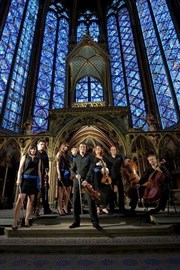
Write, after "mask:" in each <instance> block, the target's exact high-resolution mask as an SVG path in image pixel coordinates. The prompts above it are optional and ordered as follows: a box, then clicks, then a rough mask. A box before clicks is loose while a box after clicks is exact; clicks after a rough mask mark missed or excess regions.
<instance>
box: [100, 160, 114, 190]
mask: <svg viewBox="0 0 180 270" xmlns="http://www.w3.org/2000/svg"><path fill="white" fill-rule="evenodd" d="M102 165H103V167H102V169H101V173H102V175H103V176H102V178H101V183H102V184H106V185H111V184H112V179H111V177H110V176H109V169H108V168H107V166H106V165H105V163H104V161H103V160H102Z"/></svg>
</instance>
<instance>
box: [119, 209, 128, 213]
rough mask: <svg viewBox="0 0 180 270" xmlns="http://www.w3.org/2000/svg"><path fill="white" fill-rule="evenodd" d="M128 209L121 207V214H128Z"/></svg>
mask: <svg viewBox="0 0 180 270" xmlns="http://www.w3.org/2000/svg"><path fill="white" fill-rule="evenodd" d="M127 211H128V210H127V209H125V208H120V209H119V214H126V213H127Z"/></svg>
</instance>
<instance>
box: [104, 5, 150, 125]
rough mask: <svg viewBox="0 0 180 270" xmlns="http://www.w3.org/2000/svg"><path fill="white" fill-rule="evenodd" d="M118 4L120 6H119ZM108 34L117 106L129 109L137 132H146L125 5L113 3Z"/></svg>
mask: <svg viewBox="0 0 180 270" xmlns="http://www.w3.org/2000/svg"><path fill="white" fill-rule="evenodd" d="M116 4H117V6H116ZM113 5H115V8H112V9H111V11H109V12H108V19H107V31H108V40H109V51H110V57H111V59H110V65H111V74H112V89H113V98H114V106H129V107H130V111H131V117H132V119H131V120H132V125H133V127H134V128H143V129H144V130H146V129H147V124H146V120H145V118H146V109H145V103H144V96H143V90H142V85H141V79H140V73H139V67H138V61H137V56H136V49H135V44H134V38H133V33H132V28H131V22H130V18H129V13H128V11H127V9H126V7H125V6H124V1H120V2H118V1H114V2H113Z"/></svg>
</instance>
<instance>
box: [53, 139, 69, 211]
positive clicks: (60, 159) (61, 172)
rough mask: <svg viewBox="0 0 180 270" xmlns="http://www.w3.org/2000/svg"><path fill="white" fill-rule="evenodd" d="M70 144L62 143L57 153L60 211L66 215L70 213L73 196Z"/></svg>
mask: <svg viewBox="0 0 180 270" xmlns="http://www.w3.org/2000/svg"><path fill="white" fill-rule="evenodd" d="M68 150H69V144H68V143H67V142H64V143H62V144H61V145H60V147H59V151H58V153H57V155H56V161H57V163H56V169H57V175H58V213H59V215H64V214H68V213H69V209H68V203H69V200H70V196H71V189H72V188H71V187H72V180H71V172H70V168H71V157H70V154H69V152H68Z"/></svg>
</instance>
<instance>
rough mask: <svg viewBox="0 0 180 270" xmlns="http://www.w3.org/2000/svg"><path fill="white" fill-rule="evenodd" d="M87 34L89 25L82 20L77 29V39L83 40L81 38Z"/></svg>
mask: <svg viewBox="0 0 180 270" xmlns="http://www.w3.org/2000/svg"><path fill="white" fill-rule="evenodd" d="M86 34H87V25H85V23H84V22H81V23H80V24H79V25H78V29H77V41H78V42H79V41H81V39H82V38H83V37H84V36H85V35H86Z"/></svg>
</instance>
